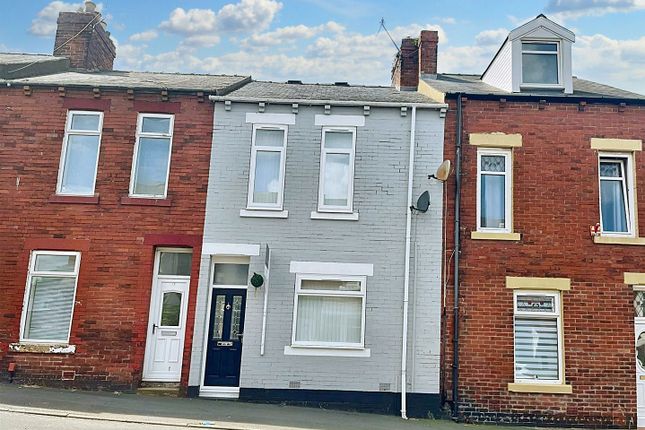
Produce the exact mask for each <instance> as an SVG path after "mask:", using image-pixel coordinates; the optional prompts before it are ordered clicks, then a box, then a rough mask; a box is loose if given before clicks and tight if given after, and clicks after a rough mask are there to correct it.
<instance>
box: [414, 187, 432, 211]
mask: <svg viewBox="0 0 645 430" xmlns="http://www.w3.org/2000/svg"><path fill="white" fill-rule="evenodd" d="M429 206H430V193H429V192H427V191H424V192H423V193H422V194H421V195H420V196H419V199H418V200H417V205H416V207H415V206H410V209H413V210H415V211H418V212H421V213H425V212H427V211H428V207H429Z"/></svg>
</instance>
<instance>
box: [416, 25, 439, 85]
mask: <svg viewBox="0 0 645 430" xmlns="http://www.w3.org/2000/svg"><path fill="white" fill-rule="evenodd" d="M438 45H439V32H438V31H436V30H423V31H421V35H420V36H419V74H429V75H436V74H437V48H438Z"/></svg>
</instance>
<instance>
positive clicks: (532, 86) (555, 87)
mask: <svg viewBox="0 0 645 430" xmlns="http://www.w3.org/2000/svg"><path fill="white" fill-rule="evenodd" d="M532 89H542V90H545V89H549V90H564V85H563V84H537V83H535V84H533V83H521V84H520V90H532Z"/></svg>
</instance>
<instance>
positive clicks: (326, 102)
mask: <svg viewBox="0 0 645 430" xmlns="http://www.w3.org/2000/svg"><path fill="white" fill-rule="evenodd" d="M208 99H209V100H210V101H212V102H225V101H231V102H238V103H272V104H289V105H290V104H293V103H298V104H301V105H305V106H314V105H334V106H366V105H369V106H377V107H411V108H420V109H448V104H447V103H405V102H374V101H348V100H308V99H279V98H262V97H226V96H208Z"/></svg>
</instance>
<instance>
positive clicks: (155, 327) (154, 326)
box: [152, 323, 159, 334]
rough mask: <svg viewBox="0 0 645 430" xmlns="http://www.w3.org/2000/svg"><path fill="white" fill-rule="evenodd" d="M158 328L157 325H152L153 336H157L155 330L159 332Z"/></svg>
mask: <svg viewBox="0 0 645 430" xmlns="http://www.w3.org/2000/svg"><path fill="white" fill-rule="evenodd" d="M157 327H159V326H158V325H157V324H155V323H152V334H155V330H157Z"/></svg>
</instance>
